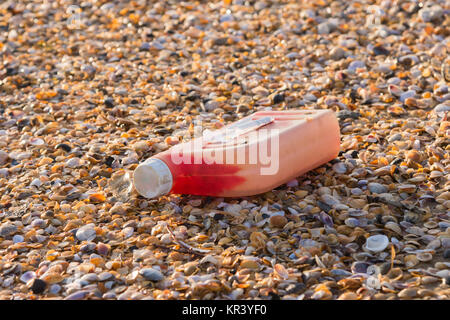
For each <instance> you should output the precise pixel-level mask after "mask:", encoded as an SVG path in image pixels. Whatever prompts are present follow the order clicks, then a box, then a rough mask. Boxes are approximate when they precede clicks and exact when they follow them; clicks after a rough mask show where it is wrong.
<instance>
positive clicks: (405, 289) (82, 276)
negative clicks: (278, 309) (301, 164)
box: [0, 0, 450, 299]
mask: <svg viewBox="0 0 450 320" xmlns="http://www.w3.org/2000/svg"><path fill="white" fill-rule="evenodd" d="M449 9H450V4H449V2H448V1H437V0H436V1H422V2H420V1H387V0H384V1H367V0H361V1H325V0H310V1H269V0H262V1H256V2H255V1H243V0H237V1H236V0H233V1H231V0H225V1H195V2H194V1H192V2H188V1H143V0H141V1H139V0H137V1H93V0H92V1H89V0H87V1H83V2H73V3H72V2H71V1H65V0H61V1H56V0H55V1H37V0H36V1H22V0H15V1H2V3H1V4H0V30H1V32H0V62H1V67H0V298H1V299H412V298H417V299H448V298H449V297H450V288H449V284H450V271H449V266H450V261H449V257H450V229H449V227H450V214H449V208H450V184H449V181H448V173H449V164H450V162H449V153H448V151H449V144H448V142H449V133H450V122H449V121H448V119H447V113H448V111H450V102H449V97H450V94H449V88H448V84H449V82H448V81H449V80H450V69H449V68H450V66H449V59H448V56H449V35H450V30H449V25H450V15H449ZM269 108H272V109H273V110H290V109H291V110H297V109H332V110H334V111H335V112H336V114H337V116H338V118H339V122H340V128H341V139H342V141H341V142H342V144H341V152H340V153H339V156H338V157H337V158H336V159H335V160H333V161H331V162H330V163H328V164H326V165H323V166H322V167H320V168H318V169H316V170H313V171H311V172H309V173H308V174H305V175H304V176H301V177H298V179H296V180H294V181H291V182H289V183H288V184H286V185H282V186H280V187H279V188H276V189H275V190H273V191H271V192H268V193H265V194H262V195H258V196H252V197H246V198H235V199H223V198H212V197H194V196H188V195H170V196H165V197H161V198H158V199H153V200H148V199H145V198H142V197H141V196H139V195H138V194H137V193H136V192H135V191H131V192H129V187H130V185H129V179H128V178H129V175H131V174H132V172H133V170H134V168H136V166H137V164H138V163H139V162H140V161H143V160H144V159H146V158H148V157H150V156H152V155H154V154H156V153H158V152H160V151H162V150H165V149H167V148H168V147H170V146H171V145H174V144H176V143H177V142H178V141H179V140H181V137H182V136H183V135H184V134H185V133H187V132H189V131H190V130H192V127H193V125H194V124H195V123H196V122H198V121H200V120H201V121H202V123H203V124H206V127H208V128H219V127H221V126H222V125H223V124H227V123H231V122H233V121H236V120H238V119H240V118H242V117H244V116H246V115H249V114H251V113H253V112H255V111H257V110H264V109H269ZM324 130H326V128H324ZM299 147H300V146H299ZM382 235H385V237H383V236H382ZM373 236H377V237H375V238H372V237H373ZM373 239H375V240H378V241H375V242H373V241H372V240H373ZM368 240H369V241H368ZM371 249H372V250H371Z"/></svg>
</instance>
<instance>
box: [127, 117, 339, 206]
mask: <svg viewBox="0 0 450 320" xmlns="http://www.w3.org/2000/svg"><path fill="white" fill-rule="evenodd" d="M339 148H340V130H339V123H338V121H337V118H336V116H335V114H334V112H332V111H331V110H298V111H261V112H256V113H254V114H252V115H250V116H248V117H246V118H243V119H241V120H239V121H237V122H235V123H233V124H231V125H228V126H225V127H223V128H221V129H219V130H216V131H213V132H212V134H211V133H210V134H204V135H203V136H202V137H199V138H196V139H193V140H191V141H189V142H186V143H182V144H179V145H176V146H174V147H172V148H170V149H169V150H166V151H164V152H161V153H159V154H157V155H155V156H153V157H151V158H149V159H147V160H146V161H144V162H143V163H141V164H140V165H139V166H138V167H137V168H136V170H135V171H134V177H133V179H134V185H135V188H136V190H137V191H138V193H140V194H141V195H142V196H144V197H147V198H154V197H158V196H162V195H164V194H168V193H175V194H194V195H208V196H220V197H237V196H250V195H255V194H259V193H263V192H267V191H270V190H272V189H274V188H276V187H278V186H279V185H281V184H283V183H286V182H288V181H290V180H292V179H294V178H296V177H298V176H300V175H302V174H303V173H305V172H307V171H309V170H312V169H314V168H317V167H319V166H320V165H322V164H324V163H326V162H328V161H330V160H332V159H334V158H335V157H336V156H337V154H338V152H339Z"/></svg>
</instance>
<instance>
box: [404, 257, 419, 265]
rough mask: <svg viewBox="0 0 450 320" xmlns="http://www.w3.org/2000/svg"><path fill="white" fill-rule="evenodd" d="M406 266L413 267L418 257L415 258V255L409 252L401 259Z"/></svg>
mask: <svg viewBox="0 0 450 320" xmlns="http://www.w3.org/2000/svg"><path fill="white" fill-rule="evenodd" d="M403 260H404V263H405V266H406V268H408V269H409V268H412V267H415V266H416V265H417V264H419V259H417V257H416V255H414V254H409V255H407V256H405V258H404V259H403Z"/></svg>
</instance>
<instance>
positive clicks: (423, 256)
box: [416, 252, 433, 262]
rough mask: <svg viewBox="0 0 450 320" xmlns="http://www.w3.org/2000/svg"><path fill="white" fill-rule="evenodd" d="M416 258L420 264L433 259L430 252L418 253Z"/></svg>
mask: <svg viewBox="0 0 450 320" xmlns="http://www.w3.org/2000/svg"><path fill="white" fill-rule="evenodd" d="M416 257H417V259H418V260H419V261H422V262H427V261H431V260H432V259H433V255H432V254H431V253H430V252H419V253H418V254H417V255H416Z"/></svg>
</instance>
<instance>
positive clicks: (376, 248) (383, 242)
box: [364, 234, 389, 252]
mask: <svg viewBox="0 0 450 320" xmlns="http://www.w3.org/2000/svg"><path fill="white" fill-rule="evenodd" d="M388 245H389V238H388V237H386V236H385V235H384V234H378V235H375V236H371V237H369V238H367V240H366V243H365V245H364V248H365V249H367V250H369V251H372V252H381V251H383V250H384V249H386V248H387V246H388Z"/></svg>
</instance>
